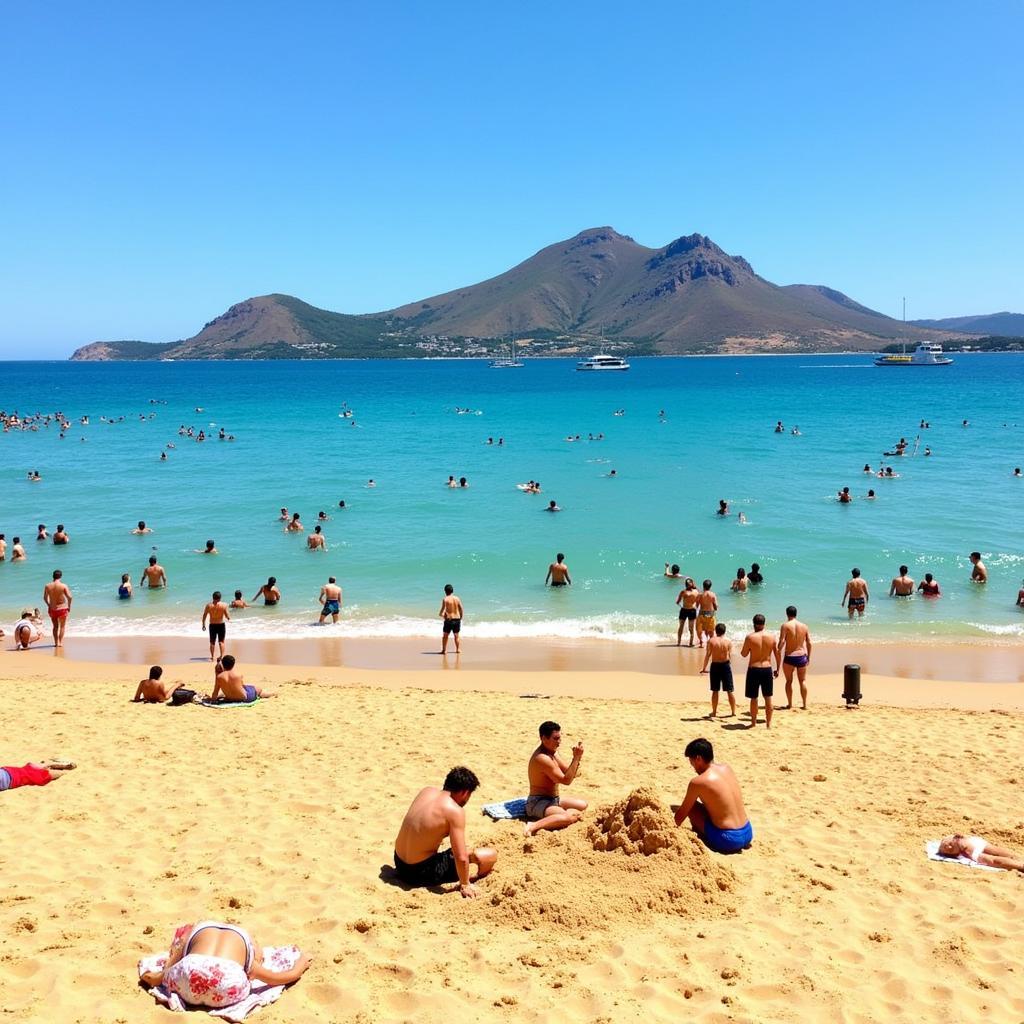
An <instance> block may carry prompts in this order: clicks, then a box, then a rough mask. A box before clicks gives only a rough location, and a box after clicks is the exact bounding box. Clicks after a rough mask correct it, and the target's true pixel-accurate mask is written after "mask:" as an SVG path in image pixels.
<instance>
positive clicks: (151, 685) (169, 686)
mask: <svg viewBox="0 0 1024 1024" xmlns="http://www.w3.org/2000/svg"><path fill="white" fill-rule="evenodd" d="M163 674H164V670H163V668H161V666H159V665H154V666H153V667H152V668H151V669H150V670H149V678H148V679H140V680H139V685H138V686H137V687H136V690H135V696H134V697H132V700H133V701H142V702H143V703H145V704H166V703H167V701H169V700H170V699H171V694H172V693H174V691H175V690H176V689H177V688H178V684H177V683H165V682H164V681H163V678H162V677H163Z"/></svg>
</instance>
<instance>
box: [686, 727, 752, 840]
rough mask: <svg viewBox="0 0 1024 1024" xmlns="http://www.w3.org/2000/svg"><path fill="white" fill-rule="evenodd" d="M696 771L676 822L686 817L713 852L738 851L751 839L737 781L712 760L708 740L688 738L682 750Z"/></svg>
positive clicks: (711, 750)
mask: <svg viewBox="0 0 1024 1024" xmlns="http://www.w3.org/2000/svg"><path fill="white" fill-rule="evenodd" d="M683 753H684V754H685V756H686V759H687V760H688V761H689V762H690V766H691V767H692V768H693V770H694V771H695V772H696V773H697V777H696V778H695V779H691V780H690V784H689V785H688V786H687V787H686V796H684V797H683V802H682V803H681V804H680V805H679V807H678V808H676V824H677V825H682V823H683V822H684V821H686V820H687V819H689V821H690V825H691V826H692V827H693V831H694V832H696V833H697V835H699V836H700V837H701V839H703V840H704V843H705V845H706V846H707V847H708V848H709V849H711V850H714V851H715V853H738V852H739V851H740V850H745V849H746V848H747V847H748V846H750V844H751V843H752V842H753V841H754V830H753V828H752V827H751V825H750V819H749V818H748V817H747V812H746V809H745V808H744V806H743V797H742V796H741V795H740V784H739V782H737V780H736V776H735V775H734V774H733V771H732V769H731V768H730V767H729V766H728V765H727V764H721V763H719V762H718V761H716V760H715V751H714V748H713V747H712V746H711V742H710V741H709V740H706V739H704V738H703V737H702V738H701V739H696V740H690V742H689V743H687V744H686V750H685V751H684V752H683Z"/></svg>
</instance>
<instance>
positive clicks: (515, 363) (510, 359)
mask: <svg viewBox="0 0 1024 1024" xmlns="http://www.w3.org/2000/svg"><path fill="white" fill-rule="evenodd" d="M522 365H523V364H522V363H521V362H520V361H519V360H518V359H516V343H515V341H514V340H513V342H512V344H511V345H510V346H509V354H508V355H507V356H498V358H497V359H492V360H491V369H492V370H517V369H519V368H520V367H521V366H522Z"/></svg>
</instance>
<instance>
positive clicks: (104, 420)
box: [0, 355, 1024, 643]
mask: <svg viewBox="0 0 1024 1024" xmlns="http://www.w3.org/2000/svg"><path fill="white" fill-rule="evenodd" d="M1022 384H1024V356H1022V355H959V356H957V357H956V362H955V363H954V365H952V366H950V367H948V368H927V369H925V368H921V369H895V368H892V369H890V368H876V367H874V366H872V365H871V360H870V357H868V356H860V355H858V356H835V355H833V356H778V357H749V358H748V357H733V358H727V357H722V358H663V359H635V360H633V368H632V369H631V370H630V371H629V372H627V373H605V374H593V373H577V372H575V371H574V363H573V362H572V361H567V360H536V361H530V360H527V361H526V365H525V366H524V367H523V368H522V369H504V370H499V369H491V368H490V367H489V366H488V365H487V363H485V362H479V361H472V360H453V361H447V360H446V361H409V362H404V361H403V362H394V361H365V362H363V361H354V362H230V363H209V362H201V363H200V362H196V363H110V364H100V363H57V362H37V363H33V362H10V363H5V364H2V368H0V408H2V409H3V410H4V411H5V412H6V414H7V415H10V414H11V413H12V412H13V411H14V410H17V411H18V413H19V414H21V415H22V416H29V415H32V414H35V413H37V412H39V413H43V414H45V413H49V412H54V411H57V410H60V411H62V412H63V413H64V414H65V415H66V416H67V417H69V418H70V419H71V420H72V421H73V423H72V426H71V427H70V429H69V430H68V431H67V436H66V437H65V438H64V439H61V438H60V436H59V433H60V432H59V428H58V427H57V426H56V425H55V424H53V423H51V425H50V426H49V427H43V426H40V427H39V429H38V430H9V431H6V432H4V433H3V434H2V435H0V480H2V499H0V532H3V533H5V534H6V536H7V541H8V544H10V542H11V540H12V537H13V536H14V535H20V536H21V537H22V540H23V543H24V545H25V547H26V549H27V552H28V560H27V561H26V562H25V563H22V564H12V563H11V562H10V561H9V560H8V561H7V562H5V563H2V564H0V621H2V622H4V623H5V624H6V623H8V622H9V623H13V621H14V619H15V617H16V615H17V613H18V612H19V611H20V609H21V607H22V606H23V605H29V606H34V605H39V604H41V594H42V588H43V584H44V582H45V581H46V580H48V579H49V578H50V574H51V572H52V570H53V569H54V568H61V569H62V570H63V572H64V579H65V581H66V582H67V583H68V584H69V585H70V586H71V588H72V590H73V592H74V595H75V605H74V615H73V618H72V620H71V624H70V626H69V636H72V635H75V634H77V635H94V636H103V635H124V634H132V633H138V634H150V635H179V634H180V635H188V636H197V635H198V630H199V616H200V614H201V611H202V607H203V604H204V602H205V601H206V600H207V599H208V597H209V595H210V592H211V591H212V590H213V589H215V588H216V589H220V590H221V591H222V592H223V593H224V594H225V595H226V598H228V599H229V598H230V596H231V595H232V593H233V591H234V590H235V589H236V588H238V589H241V590H242V591H243V593H244V595H245V597H246V599H248V598H251V597H252V596H253V594H254V593H255V592H256V590H257V588H258V586H259V585H260V584H262V583H263V582H264V581H265V580H266V578H267V576H268V575H274V576H276V577H277V579H278V583H279V586H280V588H281V590H282V592H283V595H284V600H283V601H282V603H281V604H280V606H278V607H277V608H274V609H264V608H262V607H255V608H251V609H248V610H245V611H242V612H238V613H235V615H234V616H233V622H232V625H231V627H229V628H230V630H231V632H232V633H233V634H234V635H235V636H239V635H249V636H253V637H278V636H282V637H288V636H298V637H309V636H314V635H318V634H317V631H316V630H315V629H314V628H313V626H312V623H313V622H314V621H315V620H316V614H317V611H318V606H317V604H316V597H317V594H318V592H319V588H320V585H321V584H322V583H323V582H324V581H325V580H326V578H327V576H328V575H329V574H333V575H336V576H337V577H338V580H339V582H340V583H341V584H342V585H343V587H344V593H345V609H344V615H343V619H342V621H341V623H339V625H338V626H337V627H333V628H334V629H336V630H338V631H339V632H341V633H342V634H343V635H352V636H356V635H358V636H381V637H387V636H398V635H410V634H418V635H427V634H429V635H433V634H434V633H435V632H437V619H436V614H437V609H438V606H439V603H440V596H441V588H442V586H443V585H444V584H445V583H447V582H451V583H452V584H454V586H455V588H456V591H457V593H459V594H460V596H461V597H462V599H463V602H464V604H465V607H466V631H467V633H468V634H469V635H471V636H493V637H532V636H544V635H554V636H560V637H606V638H618V639H621V640H625V641H630V642H635V643H652V642H657V641H664V640H666V639H668V638H670V637H674V632H675V626H676V610H675V606H674V600H675V597H676V593H677V591H678V585H677V583H676V582H675V581H669V580H666V579H664V578H663V577H662V571H663V565H664V563H665V562H666V561H669V562H678V563H679V564H680V565H681V567H682V570H683V572H684V573H686V574H689V575H692V576H694V577H695V578H696V579H697V581H698V583H699V582H700V580H702V579H703V578H704V577H710V578H711V579H712V580H713V581H714V587H715V590H716V592H717V593H718V595H719V604H720V606H721V609H722V610H721V613H720V617H721V619H723V620H724V621H726V622H727V623H728V624H729V626H730V631H735V632H738V631H739V630H740V629H741V628H743V627H745V626H746V624H747V623H748V622H749V619H750V616H751V615H753V614H754V613H755V612H757V611H763V612H764V613H765V614H766V615H767V617H768V620H769V623H771V624H775V623H777V622H778V621H780V620H781V619H783V618H784V609H785V606H786V605H787V604H789V603H790V602H793V603H795V604H796V605H798V607H799V609H800V615H801V617H802V618H803V619H805V620H806V621H807V622H808V623H809V624H810V625H811V627H812V629H813V630H814V631H815V633H816V635H818V636H819V637H828V638H831V639H835V640H854V639H856V640H861V639H866V638H870V639H872V640H876V641H886V640H892V641H895V640H902V639H906V638H913V639H919V640H923V639H926V638H929V637H940V638H944V639H949V640H954V639H968V638H974V639H977V638H979V637H985V638H989V639H991V640H992V641H1002V642H1016V641H1019V639H1020V638H1021V637H1022V636H1024V611H1022V610H1021V609H1018V608H1015V607H1014V602H1015V600H1016V595H1017V591H1018V589H1019V588H1020V586H1021V579H1022V577H1024V526H1022V515H1021V509H1022V508H1024V479H1015V478H1014V477H1013V476H1012V471H1013V468H1014V467H1015V466H1020V465H1024V405H1022V402H1021V393H1022ZM151 403H155V404H151ZM345 403H347V408H350V409H351V410H352V411H353V413H354V415H353V417H352V418H351V419H349V418H344V417H342V416H341V415H340V414H341V412H342V411H343V409H344V408H346V405H345ZM457 408H463V409H467V408H468V409H470V410H473V411H472V412H468V413H458V412H456V409H457ZM197 409H201V410H202V411H201V412H199V411H196V410H197ZM620 409H621V410H624V411H625V414H624V415H621V416H617V415H615V411H616V410H620ZM662 410H663V411H664V414H665V415H664V417H661V416H659V412H661V411H662ZM82 416H88V417H89V418H90V422H89V425H88V426H83V425H80V424H79V422H78V420H79V418H80V417H82ZM120 417H124V419H123V421H122V420H121V419H120ZM922 418H924V419H925V420H927V421H929V422H930V424H931V426H930V428H929V429H924V430H922V429H920V428H919V424H920V421H921V420H922ZM964 419H967V420H968V421H969V426H967V427H964V426H962V425H961V424H962V421H963V420H964ZM777 420H782V421H783V422H784V424H785V427H786V433H784V434H776V433H774V432H773V428H774V425H775V422H776V421H777ZM108 421H113V422H108ZM181 426H185V427H188V426H192V427H193V428H194V429H195V432H196V433H198V431H199V430H200V429H204V430H205V431H206V432H207V434H208V435H211V437H210V439H209V440H207V441H205V442H203V443H197V442H196V441H194V440H191V439H189V438H187V437H182V436H179V433H178V431H179V427H181ZM222 426H223V427H224V428H225V429H226V431H227V432H228V433H230V434H233V435H234V436H235V438H236V440H234V441H227V440H225V441H220V440H217V437H216V435H217V431H218V429H219V428H220V427H222ZM794 426H799V429H800V432H801V433H800V435H799V436H794V435H793V434H791V433H790V430H791V429H792V427H794ZM577 434H579V435H581V440H580V441H578V442H577V441H573V442H567V441H566V440H565V438H566V436H567V435H572V436H575V435H577ZM589 434H592V435H594V436H595V437H596V436H597V435H599V434H603V435H604V439H603V440H593V441H588V440H587V437H588V435H589ZM918 435H920V444H919V445H918V446H917V448H918V450H917V454H916V455H913V454H908V455H907V456H906V457H904V458H892V459H889V460H886V461H887V462H888V463H889V464H891V465H893V466H894V467H895V469H896V471H897V472H898V473H899V474H900V478H899V479H895V480H879V479H877V478H875V477H869V476H867V475H865V474H864V473H863V472H862V469H863V466H864V464H865V463H870V464H871V466H872V467H877V466H878V465H879V463H880V461H881V455H882V453H883V452H884V451H886V450H888V449H890V447H891V446H892V445H893V444H894V443H895V442H896V441H897V440H898V439H899V438H900V437H901V436H903V437H906V438H907V440H908V441H909V442H910V449H909V452H913V450H914V448H915V444H916V439H917V438H918ZM488 437H492V438H493V439H494V442H495V443H494V444H492V445H488V444H487V443H486V441H487V438H488ZM499 438H504V444H503V445H500V446H499V445H498V444H497V441H498V439H499ZM167 443H172V444H174V445H176V447H175V448H173V449H165V447H164V446H165V445H166V444H167ZM926 445H927V446H930V447H931V449H932V452H933V454H932V455H931V456H930V457H928V458H926V457H924V456H923V451H924V448H925V446H926ZM161 451H167V454H168V459H167V461H166V462H161V461H160V460H159V456H160V452H161ZM613 468H614V469H615V471H616V475H615V476H614V477H610V476H608V475H607V474H608V473H609V472H610V470H611V469H613ZM32 470H38V471H39V473H40V475H41V477H42V481H41V482H40V483H35V484H32V483H29V482H28V481H27V479H26V475H27V473H28V472H29V471H32ZM449 474H453V475H454V476H455V477H456V478H458V477H460V476H465V477H467V478H468V481H469V485H470V486H469V487H468V488H467V489H465V490H461V489H460V490H449V489H448V488H447V487H446V486H445V483H446V481H447V479H448V476H449ZM370 478H373V479H374V480H375V482H376V486H375V487H373V488H369V487H367V486H366V484H367V481H368V480H369V479H370ZM529 479H535V480H538V481H540V483H541V486H542V489H543V493H542V494H540V495H530V494H525V493H523V492H521V491H520V490H517V488H516V484H517V483H520V482H524V481H527V480H529ZM844 485H848V486H849V487H850V488H851V491H852V492H853V493H854V494H855V495H856V500H855V501H854V502H853V503H852V504H850V505H839V504H838V503H837V502H836V500H835V495H836V491H837V490H838V489H839V488H841V487H843V486H844ZM869 487H870V488H874V490H875V491H876V493H877V499H876V500H875V501H867V500H865V499H864V495H865V494H866V493H867V490H868V488H869ZM720 498H726V499H728V501H729V503H730V507H731V509H732V512H733V514H732V515H731V516H730V517H729V518H726V519H723V518H720V517H718V516H716V515H715V510H716V508H717V506H718V501H719V499H720ZM340 499H343V500H344V501H345V503H346V506H347V507H346V509H345V510H344V511H339V510H338V507H337V506H338V501H339V500H340ZM550 499H555V500H556V501H557V502H558V504H559V505H560V506H561V508H562V510H563V511H562V512H560V513H558V514H554V515H551V514H546V513H544V512H543V511H542V509H543V508H544V507H545V506H546V505H547V503H548V501H549V500H550ZM282 505H284V506H287V507H288V508H289V509H290V510H298V511H300V512H301V514H302V519H303V521H304V522H305V523H306V525H307V531H308V530H311V529H312V527H313V525H314V524H315V522H316V517H317V513H318V512H319V511H320V510H324V511H325V512H327V513H328V514H329V515H330V517H331V518H330V519H329V520H328V521H327V522H326V523H325V524H324V532H325V534H326V537H327V541H328V544H329V546H330V551H329V552H328V553H327V554H326V555H325V554H321V553H316V552H309V551H307V550H306V549H305V536H306V535H305V534H303V535H286V534H285V533H284V532H283V531H282V528H281V527H282V524H281V523H280V522H279V521H278V510H279V508H280V506H282ZM740 511H742V512H743V513H744V515H745V517H746V520H747V522H746V524H745V525H741V524H740V522H739V520H738V517H737V516H736V514H735V513H737V512H740ZM139 519H145V520H146V521H147V523H148V524H149V525H151V526H152V527H153V528H154V532H153V533H152V534H150V535H148V536H132V534H131V533H130V530H131V528H132V527H133V526H134V525H135V523H136V521H137V520H139ZM58 522H60V523H64V524H65V527H66V529H67V531H68V533H69V534H70V536H71V543H70V544H69V545H68V546H67V547H63V548H55V547H53V546H52V545H50V544H49V543H37V542H36V540H35V536H36V526H37V524H39V523H45V524H46V525H47V527H48V528H49V529H50V530H51V531H52V530H53V528H54V527H55V526H56V524H57V523H58ZM207 538H212V539H214V540H215V541H216V544H217V547H218V548H219V550H220V554H219V555H218V556H216V557H206V556H202V555H199V554H196V553H194V549H196V548H202V547H203V545H204V543H205V541H206V540H207ZM973 549H978V550H981V551H982V552H983V553H984V557H985V561H986V563H987V565H988V568H989V572H990V583H989V585H988V586H987V587H978V586H973V585H971V584H970V583H969V582H968V576H969V571H970V567H969V564H968V560H967V555H968V553H969V552H970V551H971V550H973ZM154 551H155V553H156V554H157V556H158V558H159V560H160V561H161V563H162V564H163V565H164V566H165V568H166V569H167V574H168V577H169V579H170V587H169V588H168V589H167V590H165V591H156V592H153V593H150V592H148V591H145V590H140V589H138V588H137V589H136V593H135V597H134V598H133V599H132V600H131V601H118V600H117V598H116V593H117V585H118V583H119V581H120V576H121V573H122V572H130V573H131V575H132V578H133V581H134V582H135V583H136V584H137V583H138V580H139V576H140V574H141V571H142V568H143V566H144V565H145V564H146V561H147V558H148V556H149V555H150V553H151V552H154ZM558 551H562V552H565V554H566V561H567V562H568V564H569V566H570V569H571V571H572V577H573V582H574V585H573V586H572V587H571V588H566V589H564V590H550V589H545V588H544V586H543V580H544V575H545V571H546V568H547V565H548V563H549V562H550V561H551V560H552V559H553V558H554V555H555V553H556V552H558ZM754 561H756V562H759V563H760V565H761V571H762V573H763V574H764V576H765V579H766V582H765V584H764V586H762V587H761V588H759V589H757V590H752V591H751V592H749V593H747V594H745V595H735V594H731V593H730V591H729V584H730V582H731V580H732V579H733V577H734V576H735V573H736V569H737V567H739V566H743V567H745V568H747V569H749V568H750V564H751V562H754ZM901 562H906V563H907V564H908V565H909V566H910V571H911V574H912V575H913V576H914V577H915V579H920V578H921V577H922V575H923V574H924V572H925V571H930V572H932V573H934V575H935V576H936V578H937V579H938V580H939V582H940V584H941V586H942V589H943V596H942V598H941V599H939V600H932V601H927V600H923V599H921V598H919V597H918V598H914V599H912V600H904V601H898V600H890V599H888V598H887V597H886V594H887V592H888V586H889V580H890V579H891V577H892V576H893V575H895V574H896V571H897V567H898V565H899V564H900V563H901ZM854 565H857V566H859V567H860V568H861V569H862V571H863V573H864V576H865V578H867V580H868V581H869V583H870V586H871V591H872V595H873V598H874V600H873V601H872V602H871V603H870V604H869V608H868V613H867V615H866V617H865V619H864V620H863V621H862V622H854V623H853V624H852V625H851V624H850V623H849V622H848V621H847V619H846V613H845V611H843V609H841V608H840V606H839V602H840V597H841V595H842V591H843V586H844V583H845V581H846V579H847V578H848V573H849V570H850V568H851V567H852V566H854ZM328 628H331V627H328ZM229 635H230V634H229Z"/></svg>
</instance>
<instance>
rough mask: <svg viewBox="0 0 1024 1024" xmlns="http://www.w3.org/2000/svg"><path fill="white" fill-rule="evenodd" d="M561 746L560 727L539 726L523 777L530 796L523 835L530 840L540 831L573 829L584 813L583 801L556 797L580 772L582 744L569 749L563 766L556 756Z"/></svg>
mask: <svg viewBox="0 0 1024 1024" xmlns="http://www.w3.org/2000/svg"><path fill="white" fill-rule="evenodd" d="M561 743H562V727H561V726H560V725H559V724H558V723H557V722H542V723H541V726H540V746H538V747H537V749H536V750H535V751H534V752H533V753H532V754H531V755H530V763H529V764H528V765H527V769H526V772H527V775H528V776H529V779H530V795H529V796H528V797H527V799H526V817H527V818H528V819H529V821H528V822H527V824H526V828H525V829H524V832H525V834H526V835H528V836H532V835H533V834H534V833H535V832H539V831H540V830H541V829H544V828H546V829H558V828H565V827H566V826H568V825H574V824H575V823H576V822H577V821H579V820H580V818H581V817H582V815H583V812H584V811H585V810H586V809H587V801H586V800H580V799H578V798H576V797H571V796H566V797H563V796H560V795H559V787H560V786H569V785H571V784H572V782H573V780H574V779H575V778H576V775H577V773H578V772H579V770H580V761H581V760H582V759H583V743H582V741H581V742H579V743H577V744H576V746H575V747H573V748H572V761H571V762H569V763H566V762H565V761H563V760H562V758H560V757H559V756H558V748H559V746H561Z"/></svg>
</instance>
